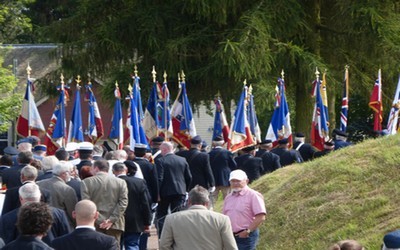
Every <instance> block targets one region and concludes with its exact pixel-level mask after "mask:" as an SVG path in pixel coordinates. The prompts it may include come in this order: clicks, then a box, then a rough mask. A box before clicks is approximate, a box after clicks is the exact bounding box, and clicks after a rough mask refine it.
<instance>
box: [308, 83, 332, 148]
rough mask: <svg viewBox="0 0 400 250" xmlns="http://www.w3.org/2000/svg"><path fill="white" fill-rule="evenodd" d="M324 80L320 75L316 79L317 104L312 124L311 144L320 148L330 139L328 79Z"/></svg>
mask: <svg viewBox="0 0 400 250" xmlns="http://www.w3.org/2000/svg"><path fill="white" fill-rule="evenodd" d="M323 79H324V80H323V82H322V83H321V81H320V80H319V77H318V78H317V79H316V80H315V81H314V83H313V84H314V85H315V93H314V96H315V104H314V113H313V119H312V125H311V145H313V146H314V147H316V148H318V149H319V150H323V149H324V143H325V141H328V140H329V117H328V101H327V96H326V79H325V77H323Z"/></svg>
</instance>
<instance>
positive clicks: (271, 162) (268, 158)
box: [256, 140, 281, 174]
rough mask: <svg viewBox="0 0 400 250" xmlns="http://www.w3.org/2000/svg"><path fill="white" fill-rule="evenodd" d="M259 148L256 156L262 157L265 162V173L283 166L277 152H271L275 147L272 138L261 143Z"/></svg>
mask: <svg viewBox="0 0 400 250" xmlns="http://www.w3.org/2000/svg"><path fill="white" fill-rule="evenodd" d="M259 146H260V147H259V149H258V151H257V152H256V157H260V158H261V159H262V162H263V168H264V173H263V174H265V173H271V172H274V171H275V170H277V169H278V168H280V167H281V162H280V157H279V155H277V154H274V153H271V152H270V151H271V150H272V149H273V145H272V141H271V140H264V141H262V142H261V143H260V145H259Z"/></svg>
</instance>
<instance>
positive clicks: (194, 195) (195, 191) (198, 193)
mask: <svg viewBox="0 0 400 250" xmlns="http://www.w3.org/2000/svg"><path fill="white" fill-rule="evenodd" d="M209 195H210V194H209V193H208V191H207V189H205V188H203V187H202V186H199V185H196V186H195V187H194V188H192V190H190V192H189V203H190V205H203V206H208V203H209V202H210V199H209V198H208V197H209Z"/></svg>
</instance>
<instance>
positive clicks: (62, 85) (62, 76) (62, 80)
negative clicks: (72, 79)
mask: <svg viewBox="0 0 400 250" xmlns="http://www.w3.org/2000/svg"><path fill="white" fill-rule="evenodd" d="M60 79H61V88H64V75H63V74H62V73H61V76H60Z"/></svg>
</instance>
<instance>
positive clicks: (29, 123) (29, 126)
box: [26, 63, 33, 136]
mask: <svg viewBox="0 0 400 250" xmlns="http://www.w3.org/2000/svg"><path fill="white" fill-rule="evenodd" d="M31 71H32V68H31V67H30V65H29V63H28V67H26V74H27V78H28V88H29V93H31V91H32V88H31V83H30V79H31ZM32 96H33V95H32ZM30 98H31V95H30V94H28V136H31V112H30V111H31V107H30V105H31V102H30V100H29V99H30Z"/></svg>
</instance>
